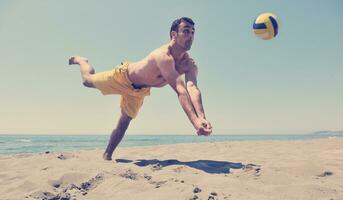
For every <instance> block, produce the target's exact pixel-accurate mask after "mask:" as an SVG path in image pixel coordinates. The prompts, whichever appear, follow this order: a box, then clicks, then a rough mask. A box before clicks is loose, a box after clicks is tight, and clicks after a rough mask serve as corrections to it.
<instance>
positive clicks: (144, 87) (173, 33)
mask: <svg viewBox="0 0 343 200" xmlns="http://www.w3.org/2000/svg"><path fill="white" fill-rule="evenodd" d="M193 38H194V22H193V21H192V20H191V19H190V18H187V17H183V18H180V19H177V20H175V21H174V22H173V24H172V26H171V29H170V39H171V40H170V42H169V43H167V44H165V45H163V46H161V47H160V48H157V49H155V50H154V51H152V52H151V53H150V54H149V55H148V56H147V57H146V58H144V59H142V60H140V61H138V62H133V63H122V64H121V65H119V66H117V67H116V68H115V69H113V70H110V71H106V72H100V73H95V71H94V69H93V68H92V67H91V65H90V64H89V62H88V60H87V59H86V58H83V57H80V56H73V57H71V58H70V59H69V64H70V65H72V64H78V65H79V66H80V71H81V76H82V80H83V85H84V86H86V87H90V88H97V89H99V90H100V91H101V92H102V93H103V94H104V95H108V94H119V95H121V103H120V107H121V116H120V119H119V122H118V124H117V127H116V128H115V129H114V130H113V131H112V134H111V137H110V139H109V143H108V146H107V148H106V150H105V153H104V154H103V158H104V159H105V160H111V159H112V153H113V151H114V149H115V148H116V147H117V145H118V144H119V142H120V141H121V139H122V138H123V136H124V134H125V131H126V129H127V128H128V126H129V124H130V121H131V120H132V119H133V118H135V117H136V115H137V113H138V111H139V109H140V107H141V106H142V104H143V100H144V97H145V96H148V95H150V88H151V87H163V86H165V85H167V84H169V85H170V86H171V88H172V89H173V90H174V91H175V93H176V94H177V96H178V99H179V102H180V104H181V106H182V108H183V110H184V111H185V113H186V114H187V117H188V118H189V120H190V122H191V123H192V125H193V126H194V128H195V130H196V131H197V134H198V135H205V136H207V135H210V134H211V132H212V126H211V124H210V122H208V121H207V120H206V117H205V113H204V108H203V105H202V100H201V93H200V90H199V88H198V87H197V74H198V67H197V66H196V64H195V62H194V60H193V59H192V58H191V57H190V56H189V54H188V53H187V51H188V50H190V49H191V46H192V42H193ZM183 74H184V77H185V78H184V79H183V76H182V75H183Z"/></svg>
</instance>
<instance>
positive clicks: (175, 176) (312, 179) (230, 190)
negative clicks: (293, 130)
mask: <svg viewBox="0 0 343 200" xmlns="http://www.w3.org/2000/svg"><path fill="white" fill-rule="evenodd" d="M102 153H103V152H102V150H92V151H78V152H63V153H57V152H53V153H51V152H47V153H40V154H22V155H11V156H5V155H2V156H0V169H1V170H0V199H1V200H5V199H20V200H22V199H65V200H66V199H94V200H101V199H124V200H130V199H134V200H141V199H149V200H163V199H168V200H170V199H176V200H178V199H181V200H183V199H186V200H188V199H194V200H195V199H206V200H207V199H240V200H243V199H251V200H256V199H263V200H266V199H273V200H276V199H292V200H294V199H301V200H306V199H311V200H312V199H325V200H342V199H343V138H331V139H316V140H304V141H239V142H237V141H233V142H230V141H229V142H211V143H192V144H172V145H159V146H151V147H130V148H118V149H117V150H116V151H115V153H114V156H113V159H114V160H113V161H104V160H103V159H102Z"/></svg>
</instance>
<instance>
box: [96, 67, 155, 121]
mask: <svg viewBox="0 0 343 200" xmlns="http://www.w3.org/2000/svg"><path fill="white" fill-rule="evenodd" d="M129 64H130V63H129V62H126V63H122V64H121V65H118V66H117V67H115V68H114V69H113V70H110V71H105V72H100V73H96V74H94V75H93V84H94V86H95V87H96V88H97V89H99V90H100V91H101V93H102V94H103V95H109V94H120V95H121V101H120V107H121V109H122V110H123V111H124V112H125V113H126V114H127V115H128V116H130V117H131V118H135V117H136V116H137V114H138V111H139V109H140V108H141V106H142V105H143V100H144V97H145V96H149V95H150V88H141V89H135V88H134V87H133V85H132V82H131V81H130V80H129V78H128V71H127V68H128V66H129Z"/></svg>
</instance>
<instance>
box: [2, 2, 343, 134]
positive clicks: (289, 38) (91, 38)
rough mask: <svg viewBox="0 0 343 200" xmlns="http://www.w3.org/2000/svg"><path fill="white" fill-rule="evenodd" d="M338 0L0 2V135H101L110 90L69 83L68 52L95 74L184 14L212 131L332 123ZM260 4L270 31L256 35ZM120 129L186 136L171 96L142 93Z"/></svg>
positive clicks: (336, 117)
mask: <svg viewBox="0 0 343 200" xmlns="http://www.w3.org/2000/svg"><path fill="white" fill-rule="evenodd" d="M342 6H343V2H342V1H340V0H328V1H321V0H303V1H296V0H288V1H272V0H259V1H244V2H242V1H229V0H217V1H210V0H208V1H205V0H197V1H195V0H194V1H183V0H174V1H157V0H145V1H138V0H136V1H133V0H126V1H115V0H114V1H101V3H100V1H96V0H89V1H84V0H82V1H81V0H73V1H69V0H68V1H67V0H59V1H53V0H32V1H24V0H0V69H1V71H0V73H1V78H0V99H1V104H0V134H73V135H79V134H109V133H110V132H111V130H112V129H113V128H114V127H115V125H116V124H117V120H118V118H119V114H120V109H119V100H120V97H119V96H103V95H102V94H101V93H100V92H99V91H97V90H95V89H89V88H85V87H83V86H82V84H81V77H80V73H79V68H78V67H77V66H69V65H68V64H67V62H68V58H69V57H70V56H72V55H81V56H85V57H87V58H88V59H89V61H90V63H91V64H92V65H93V67H94V68H95V70H96V71H97V72H101V71H105V70H110V69H112V68H113V67H115V66H116V65H118V64H119V63H120V62H121V61H126V60H131V61H138V60H140V59H142V58H144V57H145V56H146V55H147V54H148V53H149V52H150V51H152V50H154V49H155V48H157V47H159V46H161V45H163V44H165V43H167V42H169V29H170V25H171V23H172V22H173V21H174V20H175V19H176V18H179V17H183V16H187V17H190V18H192V19H193V20H194V22H195V29H196V32H195V39H194V42H193V46H192V49H191V50H190V54H191V55H192V57H193V58H194V60H195V61H196V63H197V65H198V68H199V76H198V85H199V88H200V90H201V93H202V98H203V104H204V109H205V114H206V117H207V119H208V120H209V121H210V122H211V123H212V126H213V133H212V134H214V135H220V134H302V133H309V132H314V131H321V130H343V123H342V121H343V78H342V77H343V56H342V52H343V39H342V35H343V23H342V21H343V13H342V12H341V8H342ZM264 12H272V13H274V14H275V15H276V16H277V19H278V22H279V27H280V29H279V34H278V35H277V37H275V38H274V39H272V40H268V41H266V40H262V39H259V38H258V37H256V36H255V35H254V33H253V30H252V24H253V21H254V19H255V18H256V17H257V16H258V15H259V14H261V13H264ZM128 134H135V135H139V134H144V135H147V134H149V135H155V134H162V135H163V134H180V135H183V134H187V135H189V134H195V131H194V128H193V127H192V125H191V124H190V122H189V120H188V118H187V116H186V114H185V113H184V112H183V110H182V108H181V106H180V104H179V102H178V98H177V95H176V93H175V92H174V91H173V90H172V89H171V87H169V86H165V87H163V88H159V89H157V88H156V89H152V91H151V96H149V97H146V99H145V101H144V105H143V107H142V109H141V110H140V113H139V114H138V116H137V118H136V119H134V120H133V121H132V122H131V125H130V127H129V129H128Z"/></svg>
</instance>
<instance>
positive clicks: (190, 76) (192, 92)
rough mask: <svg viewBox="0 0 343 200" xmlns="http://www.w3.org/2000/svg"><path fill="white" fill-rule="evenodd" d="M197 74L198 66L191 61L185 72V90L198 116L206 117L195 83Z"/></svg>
mask: <svg viewBox="0 0 343 200" xmlns="http://www.w3.org/2000/svg"><path fill="white" fill-rule="evenodd" d="M190 62H192V61H190ZM197 76H198V67H197V66H196V65H195V64H194V62H192V63H191V64H189V67H188V71H187V72H186V73H185V79H186V86H187V91H188V94H189V96H190V98H191V101H192V104H193V107H194V110H195V111H196V113H197V115H198V117H201V118H204V119H206V117H205V112H204V107H203V105H202V98H201V92H200V90H199V88H198V85H197Z"/></svg>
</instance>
